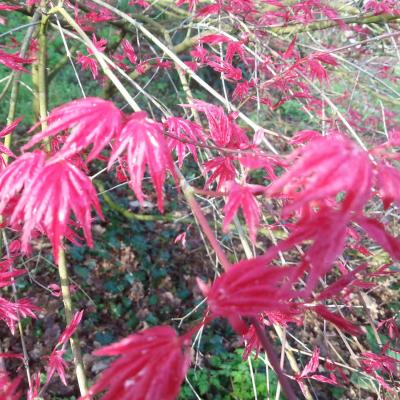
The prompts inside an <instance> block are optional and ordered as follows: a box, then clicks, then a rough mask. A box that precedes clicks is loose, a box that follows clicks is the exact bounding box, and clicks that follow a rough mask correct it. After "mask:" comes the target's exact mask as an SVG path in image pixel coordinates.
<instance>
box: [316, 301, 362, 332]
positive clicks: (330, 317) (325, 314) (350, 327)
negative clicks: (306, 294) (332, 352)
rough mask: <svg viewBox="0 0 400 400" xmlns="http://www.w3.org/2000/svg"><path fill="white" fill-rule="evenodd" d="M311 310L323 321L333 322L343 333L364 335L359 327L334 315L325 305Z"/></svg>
mask: <svg viewBox="0 0 400 400" xmlns="http://www.w3.org/2000/svg"><path fill="white" fill-rule="evenodd" d="M310 309H311V310H312V311H314V312H316V313H317V314H318V315H319V316H320V317H322V318H323V319H325V320H327V321H329V322H332V324H334V325H336V326H337V327H338V328H340V329H341V330H342V331H344V332H347V333H349V334H350V335H353V336H359V335H362V334H363V333H364V332H363V331H362V329H361V328H360V327H359V326H357V325H354V324H352V323H351V322H349V321H347V319H345V318H343V317H341V316H340V315H338V314H334V313H333V312H331V311H329V310H328V309H327V308H326V307H325V306H323V305H317V306H315V307H312V308H310Z"/></svg>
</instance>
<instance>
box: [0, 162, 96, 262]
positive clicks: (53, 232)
mask: <svg viewBox="0 0 400 400" xmlns="http://www.w3.org/2000/svg"><path fill="white" fill-rule="evenodd" d="M24 156H26V155H24ZM24 156H23V157H24ZM17 161H18V160H17ZM17 161H16V162H17ZM13 164H14V163H13ZM13 164H11V166H12V165H13ZM1 177H2V176H0V181H1ZM92 207H93V208H94V209H95V210H96V212H97V214H98V215H99V216H100V217H102V213H101V209H100V205H99V202H98V199H97V195H96V191H95V189H94V187H93V185H92V182H91V180H90V179H89V178H88V177H87V176H86V175H85V174H84V173H83V172H82V171H81V170H80V169H79V168H77V167H76V166H75V165H74V164H72V163H71V162H68V161H66V160H59V161H57V160H55V161H54V160H52V159H50V160H48V161H47V162H46V163H45V164H44V165H43V164H42V165H41V168H38V169H37V171H36V173H35V174H34V175H33V176H31V177H30V180H29V182H27V183H26V184H25V187H24V190H23V192H22V195H21V197H20V199H19V201H18V203H17V205H16V207H15V209H14V211H13V214H12V216H11V221H10V222H11V224H18V223H19V222H21V221H22V222H23V233H22V250H23V251H24V252H27V251H28V249H29V242H30V239H31V235H32V232H33V231H34V230H36V229H38V230H42V231H44V232H45V234H46V235H47V237H48V238H49V239H50V241H51V244H52V246H53V252H54V258H55V260H56V261H57V260H58V251H59V248H60V246H61V245H62V239H63V238H64V237H68V236H70V234H71V233H70V228H69V224H70V220H71V218H70V217H71V212H73V213H74V215H75V219H76V222H77V223H78V224H79V225H80V226H81V227H82V228H83V232H84V235H85V238H86V241H87V244H88V245H89V246H92V245H93V241H92V234H91V230H90V226H91V220H92V217H91V208H92Z"/></svg>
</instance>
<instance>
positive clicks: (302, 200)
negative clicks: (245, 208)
mask: <svg viewBox="0 0 400 400" xmlns="http://www.w3.org/2000/svg"><path fill="white" fill-rule="evenodd" d="M296 155H297V156H299V157H298V158H297V160H296V162H295V163H294V164H293V165H292V167H291V168H289V170H288V172H287V173H286V174H285V175H283V176H282V177H280V178H279V179H277V180H275V181H274V182H273V183H272V184H271V185H270V186H269V187H268V189H267V193H270V194H278V193H282V194H284V195H286V196H289V197H290V198H292V199H293V201H292V202H291V204H290V205H288V206H286V207H285V208H284V212H286V213H289V212H291V211H293V210H295V209H298V208H301V207H303V206H305V205H306V204H311V203H312V202H321V201H322V200H325V199H327V198H332V199H333V198H335V197H336V196H337V194H338V193H340V192H345V193H346V197H345V199H344V200H343V202H342V203H341V210H342V211H343V212H348V211H355V210H357V211H359V210H360V209H361V208H362V207H363V206H364V204H365V203H366V202H367V201H368V199H369V198H370V196H371V188H372V174H373V168H372V163H371V161H370V159H369V156H368V153H367V152H366V151H364V150H362V149H360V148H358V147H357V146H356V145H355V144H354V143H353V142H352V141H351V140H350V139H348V138H346V137H344V136H343V135H339V134H332V135H329V136H323V137H320V138H315V139H313V140H312V141H311V142H310V143H308V144H307V145H306V146H305V147H303V148H301V149H299V150H298V151H297V152H294V154H293V155H292V156H290V157H289V158H293V157H296Z"/></svg>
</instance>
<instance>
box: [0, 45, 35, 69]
mask: <svg viewBox="0 0 400 400" xmlns="http://www.w3.org/2000/svg"><path fill="white" fill-rule="evenodd" d="M32 62H33V59H30V58H22V57H20V56H19V55H18V54H8V53H6V52H5V51H3V50H1V49H0V63H1V64H3V65H5V66H6V67H7V68H10V69H12V70H14V71H22V72H28V70H27V69H26V68H24V66H23V65H24V64H31V63H32Z"/></svg>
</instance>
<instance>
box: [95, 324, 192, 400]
mask: <svg viewBox="0 0 400 400" xmlns="http://www.w3.org/2000/svg"><path fill="white" fill-rule="evenodd" d="M186 341H187V339H185V338H184V337H182V338H181V337H179V336H177V334H176V332H175V330H174V329H172V328H171V327H169V326H157V327H154V328H150V329H146V330H144V331H141V332H139V333H136V334H133V335H130V336H128V337H126V338H125V339H122V340H121V341H120V342H118V343H114V344H112V345H110V346H106V347H103V348H101V349H99V350H96V351H95V352H94V354H95V355H97V356H118V357H119V358H118V359H117V360H115V361H113V362H112V363H111V365H110V366H109V367H108V368H107V369H106V370H105V371H104V372H103V373H102V375H101V377H100V379H99V380H98V381H97V382H96V383H95V384H94V385H93V386H92V388H91V389H90V391H89V393H90V395H94V394H97V393H100V392H103V391H104V390H107V393H106V394H105V395H104V396H103V397H102V399H103V400H114V399H121V400H123V399H126V400H127V399H129V400H154V399H163V400H173V399H175V398H176V396H177V394H178V392H179V388H180V385H181V383H182V381H183V379H184V377H185V375H186V372H187V370H188V368H189V365H190V350H189V348H188V346H187V342H186Z"/></svg>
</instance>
